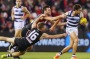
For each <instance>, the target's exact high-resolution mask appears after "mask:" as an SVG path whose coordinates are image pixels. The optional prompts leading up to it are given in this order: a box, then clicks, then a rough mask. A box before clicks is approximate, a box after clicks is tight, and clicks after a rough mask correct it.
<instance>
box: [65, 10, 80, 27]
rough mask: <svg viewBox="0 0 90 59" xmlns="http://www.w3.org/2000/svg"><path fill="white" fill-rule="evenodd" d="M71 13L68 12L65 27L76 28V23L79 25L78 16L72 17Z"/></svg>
mask: <svg viewBox="0 0 90 59" xmlns="http://www.w3.org/2000/svg"><path fill="white" fill-rule="evenodd" d="M72 12H73V11H69V12H68V15H67V18H66V20H67V25H66V26H67V27H78V23H79V20H80V15H79V14H78V15H76V16H72V15H71V14H72Z"/></svg>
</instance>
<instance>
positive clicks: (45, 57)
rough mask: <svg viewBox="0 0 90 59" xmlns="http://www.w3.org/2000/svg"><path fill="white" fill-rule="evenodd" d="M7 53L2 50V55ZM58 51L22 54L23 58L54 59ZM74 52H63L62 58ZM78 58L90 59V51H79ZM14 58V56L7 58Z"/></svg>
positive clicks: (65, 58)
mask: <svg viewBox="0 0 90 59" xmlns="http://www.w3.org/2000/svg"><path fill="white" fill-rule="evenodd" d="M2 54H6V52H0V55H2ZM55 54H56V52H27V53H26V54H25V55H23V56H21V58H22V59H53V56H54V55H55ZM71 55H72V53H65V54H63V55H62V56H61V57H60V59H70V58H71ZM77 57H78V59H90V53H83V52H78V53H77ZM6 59H13V58H6Z"/></svg>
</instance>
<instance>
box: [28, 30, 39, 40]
mask: <svg viewBox="0 0 90 59" xmlns="http://www.w3.org/2000/svg"><path fill="white" fill-rule="evenodd" d="M38 35H39V34H38V33H37V32H36V31H35V30H34V31H32V32H31V33H30V34H29V35H28V37H29V38H30V39H31V40H35V39H36V38H37V36H38Z"/></svg>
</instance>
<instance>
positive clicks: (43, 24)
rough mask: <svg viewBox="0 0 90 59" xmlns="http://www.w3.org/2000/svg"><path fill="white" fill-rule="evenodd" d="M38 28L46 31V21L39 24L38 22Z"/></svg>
mask: <svg viewBox="0 0 90 59" xmlns="http://www.w3.org/2000/svg"><path fill="white" fill-rule="evenodd" d="M37 28H38V29H40V30H41V31H43V32H44V31H46V25H45V23H44V22H39V23H38V24H37Z"/></svg>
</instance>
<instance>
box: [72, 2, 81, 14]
mask: <svg viewBox="0 0 90 59" xmlns="http://www.w3.org/2000/svg"><path fill="white" fill-rule="evenodd" d="M73 10H74V11H75V13H76V14H80V13H81V12H82V7H81V5H80V4H75V5H74V6H73Z"/></svg>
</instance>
